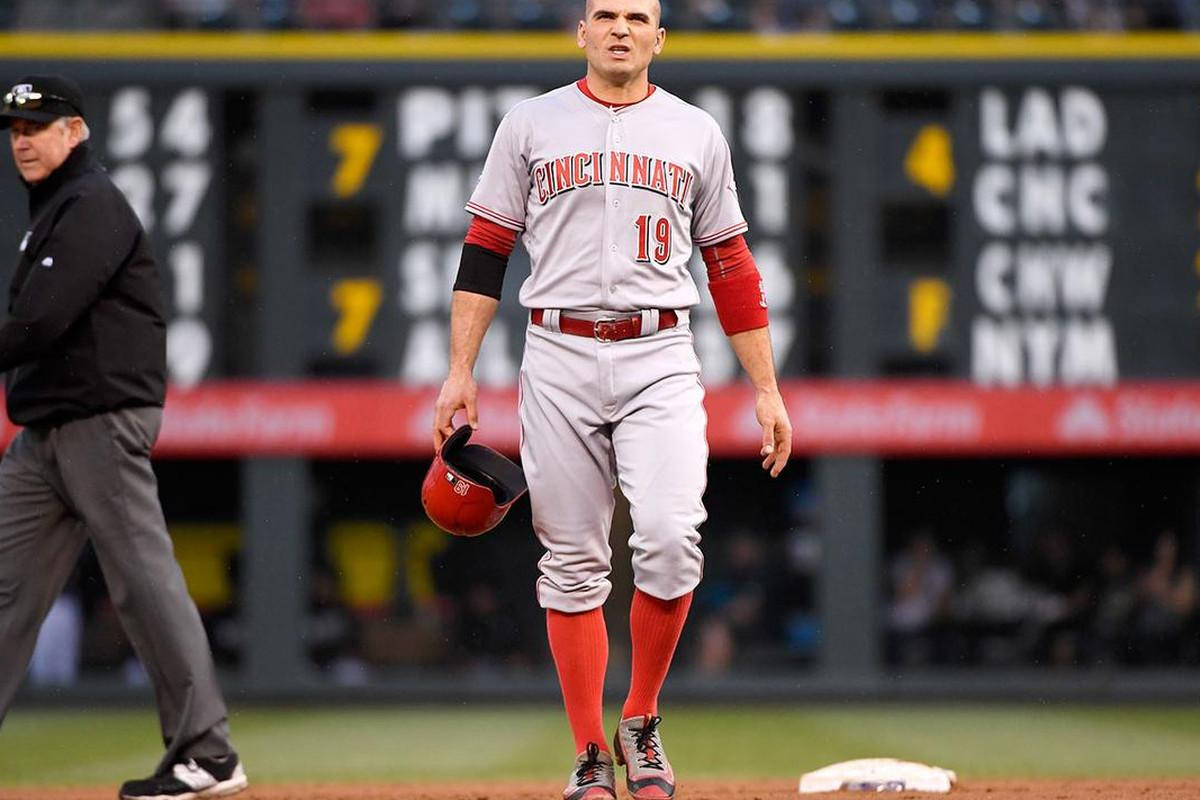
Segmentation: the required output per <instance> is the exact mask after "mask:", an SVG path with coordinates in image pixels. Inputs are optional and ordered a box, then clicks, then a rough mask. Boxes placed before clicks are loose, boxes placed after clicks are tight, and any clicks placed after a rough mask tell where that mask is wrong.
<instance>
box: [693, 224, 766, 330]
mask: <svg viewBox="0 0 1200 800" xmlns="http://www.w3.org/2000/svg"><path fill="white" fill-rule="evenodd" d="M700 255H702V256H703V257H704V263H705V264H706V265H707V266H708V291H709V294H711V295H712V299H713V305H715V306H716V307H717V319H719V320H721V329H722V330H724V331H725V335H726V336H732V335H733V334H735V333H741V332H742V331H749V330H753V329H755V328H762V327H765V326H766V324H767V298H766V296H765V295H764V294H763V288H762V276H761V275H759V273H758V266H757V265H756V264H755V263H754V256H752V255H751V254H750V248H749V247H747V246H746V239H745V238H744V237H742V236H741V235H738V236H734V237H733V238H731V239H726V240H725V241H723V242H718V243H717V244H714V245H709V246H708V247H702V248H700Z"/></svg>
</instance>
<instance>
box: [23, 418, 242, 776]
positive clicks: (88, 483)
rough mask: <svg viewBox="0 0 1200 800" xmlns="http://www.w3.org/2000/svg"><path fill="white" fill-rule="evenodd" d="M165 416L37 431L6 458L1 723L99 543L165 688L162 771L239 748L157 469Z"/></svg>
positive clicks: (126, 618)
mask: <svg viewBox="0 0 1200 800" xmlns="http://www.w3.org/2000/svg"><path fill="white" fill-rule="evenodd" d="M161 422H162V409H160V408H154V407H145V408H133V409H124V410H121V411H115V412H111V413H106V414H98V415H96V416H93V417H87V418H85V419H80V420H74V421H71V422H67V423H64V424H62V425H58V426H55V427H47V428H40V427H39V428H26V429H24V430H22V431H21V432H20V433H19V434H18V435H17V437H16V438H15V439H14V440H13V442H12V444H11V445H9V448H8V452H7V453H6V454H5V455H4V459H3V461H0V722H3V720H4V716H5V715H6V714H7V713H8V708H9V706H10V704H11V703H12V700H13V696H14V695H15V694H16V692H17V688H18V687H19V686H20V684H21V681H22V680H23V679H24V677H25V672H26V670H27V668H28V666H29V660H30V658H31V657H32V654H33V648H34V644H35V643H36V641H37V634H38V629H39V628H40V627H41V624H42V620H43V619H44V618H45V616H46V613H47V612H48V611H49V609H50V606H51V604H52V603H53V602H54V600H55V598H56V597H58V595H59V593H60V592H61V591H62V588H63V585H64V584H65V583H66V581H67V578H68V577H69V576H70V574H71V570H72V568H73V567H74V565H75V561H76V560H77V559H78V557H79V553H80V551H81V550H82V549H83V545H84V543H85V541H86V540H87V539H88V538H89V537H90V538H91V540H92V545H93V547H94V548H95V550H96V555H97V557H98V559H99V562H100V568H101V570H102V571H103V572H104V580H105V583H107V585H108V592H109V596H110V597H111V599H112V602H113V605H114V606H115V607H116V610H117V613H118V615H119V616H120V619H121V624H122V625H123V626H124V628H125V632H126V633H127V634H128V636H129V639H130V641H131V642H132V643H133V647H134V650H136V651H137V654H138V657H139V658H140V659H141V662H142V665H143V666H144V667H145V668H146V672H147V674H148V675H149V676H150V681H151V683H152V684H153V686H154V694H155V701H156V702H157V704H158V716H159V722H160V724H161V727H162V736H163V742H164V744H165V745H166V748H167V752H166V754H165V755H164V756H163V760H162V762H161V763H160V770H161V769H163V768H166V767H168V766H169V765H170V764H172V763H175V762H177V761H180V760H181V759H183V758H190V757H211V756H221V755H224V754H225V753H228V752H230V750H231V747H230V744H229V730H228V724H227V722H226V710H225V702H224V700H223V699H222V697H221V690H220V687H218V685H217V681H216V674H215V669H214V667H213V662H212V654H211V652H210V650H209V647H208V639H207V637H206V636H205V634H204V627H203V625H202V624H201V622H200V615H199V613H198V612H197V611H196V605H195V604H194V603H193V602H192V599H191V597H190V596H189V595H188V591H187V586H186V585H185V583H184V580H183V573H182V572H181V571H180V569H179V564H178V562H176V560H175V552H174V549H173V548H172V546H171V539H170V537H169V536H168V534H167V526H166V521H165V520H164V519H163V513H162V507H161V506H160V505H159V501H158V483H157V481H156V480H155V477H154V471H153V470H152V469H151V467H150V448H151V446H152V445H153V444H154V441H155V439H156V438H157V437H158V431H159V426H160V424H161Z"/></svg>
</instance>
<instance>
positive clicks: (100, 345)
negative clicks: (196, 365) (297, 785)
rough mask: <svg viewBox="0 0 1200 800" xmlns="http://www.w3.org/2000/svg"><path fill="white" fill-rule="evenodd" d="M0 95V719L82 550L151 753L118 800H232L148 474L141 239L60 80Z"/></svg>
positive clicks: (158, 327) (158, 348) (199, 648)
mask: <svg viewBox="0 0 1200 800" xmlns="http://www.w3.org/2000/svg"><path fill="white" fill-rule="evenodd" d="M3 99H4V103H3V106H2V107H0V128H8V129H9V140H10V142H11V144H12V152H13V159H14V161H15V162H16V167H17V171H18V172H19V173H20V175H21V181H22V183H23V184H24V185H25V188H26V189H27V190H28V191H29V216H30V223H29V230H28V231H27V232H26V233H25V235H24V237H23V238H22V239H21V242H20V245H19V247H18V248H17V249H18V251H19V259H18V262H17V268H16V272H15V273H14V275H13V279H12V285H11V286H10V288H9V292H8V318H7V320H5V321H4V323H3V324H2V325H0V371H3V372H5V373H6V400H7V404H8V416H9V418H10V419H11V420H12V421H13V422H14V423H16V424H18V425H22V426H24V429H23V430H22V431H21V432H20V433H19V434H18V435H17V436H16V438H15V439H14V440H13V442H12V444H11V445H10V446H9V448H8V452H7V453H5V455H4V458H3V460H2V461H0V721H3V719H4V715H5V714H6V713H7V712H8V707H9V705H10V704H11V703H12V699H13V696H14V694H16V691H17V688H18V686H19V685H20V683H21V680H22V678H23V677H24V675H25V671H26V668H27V667H28V665H29V659H30V657H31V654H32V652H33V647H34V643H35V641H36V638H37V633H38V628H39V627H40V626H41V623H42V620H43V618H44V617H45V615H46V612H47V610H48V609H49V608H50V605H51V603H53V601H54V599H55V598H56V597H57V596H58V593H59V592H60V591H61V590H62V587H63V584H64V583H65V581H66V580H67V577H68V576H69V574H70V572H71V569H72V567H73V566H74V564H75V561H76V559H77V558H78V556H79V553H80V551H81V550H82V548H83V545H84V542H85V541H86V540H87V539H88V538H90V539H91V541H92V545H93V547H94V548H95V551H96V555H97V557H98V558H99V561H100V566H101V568H102V570H103V572H104V579H105V581H106V583H107V584H108V590H109V595H110V596H111V598H112V601H113V604H114V605H115V606H116V609H117V612H118V614H119V615H120V618H121V623H122V625H123V626H124V627H125V631H126V633H127V634H128V635H129V638H130V640H131V641H132V642H133V646H134V649H135V650H136V651H137V654H138V656H139V658H140V659H141V661H142V664H143V665H144V666H145V668H146V672H147V673H148V674H149V676H150V680H151V682H152V683H153V685H154V694H155V700H156V702H157V704H158V714H159V722H160V724H161V727H162V736H163V742H164V743H165V745H166V754H165V755H164V756H163V759H162V761H161V762H160V764H159V766H158V768H157V769H156V770H155V773H154V775H152V776H151V777H149V778H146V779H141V780H132V781H126V782H125V784H124V785H122V786H121V790H120V795H121V797H123V798H130V799H131V800H132V799H133V798H150V797H154V798H184V799H185V800H186V799H187V798H194V797H216V796H220V795H226V794H232V793H234V792H237V791H239V790H241V789H243V788H245V786H246V774H245V772H244V770H243V769H242V766H241V764H240V763H239V761H238V757H237V754H236V753H235V752H234V750H233V748H232V746H231V745H230V743H229V727H228V723H227V721H226V711H225V702H224V700H223V699H222V697H221V690H220V688H219V687H218V686H217V681H216V676H215V670H214V668H213V662H212V656H211V654H210V652H209V649H208V641H207V639H206V638H205V635H204V628H203V626H202V624H201V622H200V616H199V614H198V613H197V612H196V606H195V604H193V603H192V600H191V598H190V597H189V596H188V592H187V587H186V585H185V584H184V580H183V573H182V572H180V569H179V565H178V563H177V562H176V561H175V555H174V552H173V550H172V548H171V540H170V538H169V537H168V535H167V528H166V523H165V521H164V519H163V514H162V508H161V506H160V505H159V501H158V488H157V484H156V481H155V477H154V472H153V470H152V469H151V467H150V448H151V446H152V445H153V444H154V440H155V438H156V437H157V436H158V430H159V425H160V423H161V421H162V406H163V399H164V395H165V389H166V327H165V324H164V322H163V309H162V306H163V300H162V290H161V287H160V283H159V275H158V269H157V267H156V266H155V263H154V258H153V256H152V255H151V252H150V244H149V241H148V240H147V237H146V233H145V231H144V230H143V229H142V226H141V224H140V223H139V222H138V219H137V217H136V216H135V215H134V213H133V211H132V209H131V208H130V207H129V204H128V203H127V202H126V201H125V198H124V196H123V195H122V194H121V192H120V191H119V190H118V189H117V188H116V186H114V185H113V182H112V181H111V180H110V179H109V177H108V175H107V173H105V171H104V169H103V168H102V167H101V166H100V165H99V163H97V161H96V159H95V157H94V156H93V155H92V153H91V152H90V150H89V148H88V145H87V144H86V142H87V138H88V127H87V123H86V122H85V121H84V108H83V95H82V92H81V91H80V90H79V87H78V86H77V85H76V84H75V83H74V82H73V81H71V80H69V79H66V78H62V77H58V76H43V75H33V76H29V77H27V78H22V79H21V80H20V81H18V82H17V84H16V85H14V86H13V87H12V89H11V91H9V92H8V93H6V94H5V95H4V98H3Z"/></svg>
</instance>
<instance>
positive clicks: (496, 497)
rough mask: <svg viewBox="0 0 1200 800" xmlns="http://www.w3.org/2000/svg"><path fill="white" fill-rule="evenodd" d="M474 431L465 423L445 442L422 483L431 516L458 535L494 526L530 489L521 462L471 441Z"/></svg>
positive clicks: (424, 500) (448, 530)
mask: <svg viewBox="0 0 1200 800" xmlns="http://www.w3.org/2000/svg"><path fill="white" fill-rule="evenodd" d="M471 432H472V429H471V426H470V425H463V426H462V427H460V428H458V429H457V430H456V431H454V433H452V434H451V435H450V437H449V438H447V439H446V441H445V442H443V443H442V446H441V449H439V450H438V453H437V455H436V456H435V457H434V459H433V463H432V464H431V465H430V466H429V472H427V473H426V474H425V482H424V483H422V484H421V505H423V506H424V507H425V513H426V514H428V515H429V519H431V520H433V523H434V524H435V525H437V526H438V527H439V528H441V529H442V530H444V531H446V532H448V533H453V534H454V535H456V536H478V535H479V534H481V533H486V532H487V531H490V530H491V529H492V528H494V527H496V526H497V525H499V524H500V520H502V519H504V515H505V514H507V513H508V509H509V508H510V507H511V506H512V504H513V503H515V502H516V501H517V500H518V499H520V497H521V495H523V494H525V490H526V486H525V474H524V473H523V472H521V468H520V467H519V466H517V465H516V464H514V463H513V462H512V461H510V460H509V459H507V458H505V457H504V456H502V455H500V454H499V453H497V452H496V451H495V450H493V449H491V448H490V447H485V446H484V445H481V444H467V440H468V439H470V438H471Z"/></svg>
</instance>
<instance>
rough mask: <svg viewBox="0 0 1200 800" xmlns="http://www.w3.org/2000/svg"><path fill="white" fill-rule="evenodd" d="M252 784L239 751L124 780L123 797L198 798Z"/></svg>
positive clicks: (140, 799) (143, 799) (130, 799)
mask: <svg viewBox="0 0 1200 800" xmlns="http://www.w3.org/2000/svg"><path fill="white" fill-rule="evenodd" d="M249 784H250V782H249V781H247V780H246V771H245V770H244V769H242V764H241V762H240V761H239V760H238V757H237V753H230V754H229V755H227V756H222V757H221V758H189V759H188V760H187V761H181V762H180V763H178V764H173V765H171V770H170V772H165V773H160V774H157V775H151V776H150V777H149V778H140V779H138V780H133V781H125V783H123V784H121V791H120V794H119V797H120V798H121V800H195V799H196V798H206V797H225V796H227V795H231V794H237V793H238V792H240V791H241V790H242V789H245V788H246V787H247V786H248V785H249Z"/></svg>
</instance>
